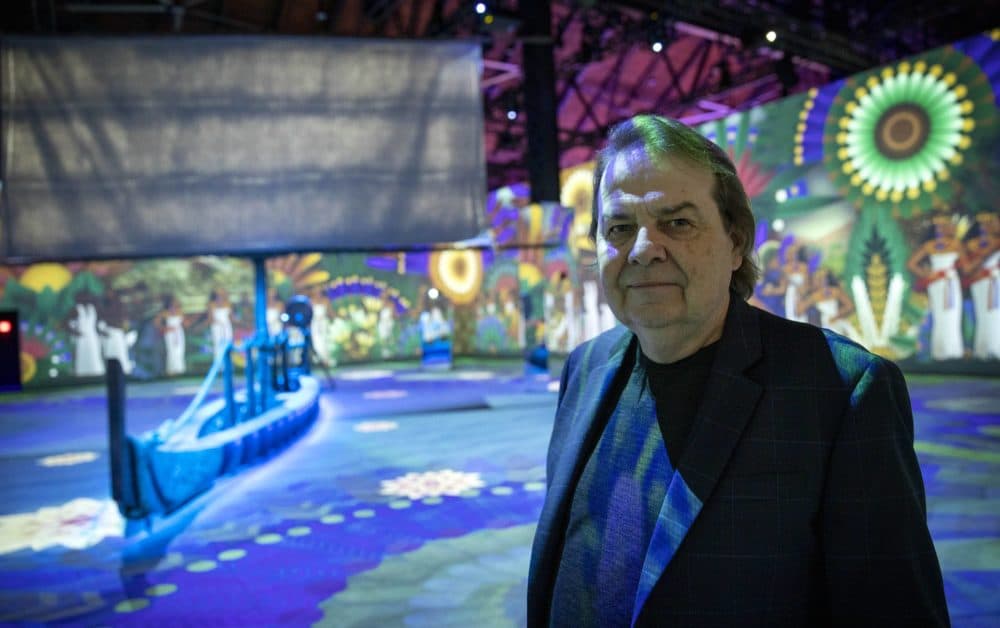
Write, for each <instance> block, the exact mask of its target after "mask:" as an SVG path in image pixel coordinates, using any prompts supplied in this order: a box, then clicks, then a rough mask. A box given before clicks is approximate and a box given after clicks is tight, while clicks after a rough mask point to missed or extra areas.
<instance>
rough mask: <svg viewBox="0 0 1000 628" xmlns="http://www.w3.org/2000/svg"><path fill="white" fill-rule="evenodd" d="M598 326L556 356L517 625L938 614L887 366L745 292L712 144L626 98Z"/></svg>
mask: <svg viewBox="0 0 1000 628" xmlns="http://www.w3.org/2000/svg"><path fill="white" fill-rule="evenodd" d="M594 190H595V195H594V206H593V210H592V218H593V223H592V226H591V237H592V238H594V239H595V241H596V245H597V253H598V267H599V269H600V275H601V280H602V283H603V286H604V292H605V295H606V297H607V300H608V304H609V305H610V307H611V309H612V311H613V312H614V313H615V315H616V316H617V318H618V320H619V321H621V322H622V323H623V324H624V327H620V326H619V327H617V328H615V329H613V330H611V331H608V332H606V333H604V334H602V335H600V336H598V337H597V338H595V339H594V340H592V341H590V342H587V343H585V344H583V345H581V346H580V347H578V348H577V349H576V350H575V351H574V352H573V353H572V354H571V355H570V357H569V359H568V361H567V363H566V366H565V368H564V370H563V374H562V385H561V387H560V396H559V404H558V409H557V412H556V419H555V425H554V430H553V434H552V441H551V443H550V446H549V453H548V462H547V466H548V469H547V471H548V494H547V496H546V502H545V506H544V508H543V510H542V515H541V519H540V521H539V525H538V531H537V533H536V536H535V543H534V548H533V551H532V558H531V572H530V574H529V583H528V623H529V625H531V626H543V625H556V626H601V627H605V626H628V625H642V626H660V625H662V626H689V625H697V626H701V625H713V626H748V625H753V626H810V627H811V626H824V625H847V626H863V625H893V626H899V625H921V626H923V625H947V624H948V615H947V609H946V606H945V600H944V593H943V586H942V580H941V572H940V567H939V565H938V561H937V557H936V555H935V552H934V547H933V545H932V543H931V539H930V534H929V533H928V530H927V525H926V511H925V505H924V490H923V483H922V480H921V476H920V468H919V467H918V465H917V460H916V456H915V455H914V451H913V419H912V415H911V411H910V403H909V397H908V394H907V391H906V386H905V383H904V381H903V378H902V375H901V374H900V372H899V370H898V369H897V368H896V366H895V365H894V364H892V363H891V362H888V361H886V360H883V359H881V358H879V357H877V356H875V355H872V354H871V353H868V352H867V351H866V350H865V349H863V348H862V347H860V346H859V345H857V344H854V343H852V342H851V341H849V340H847V339H845V338H843V337H842V336H839V335H837V334H834V333H832V332H829V331H826V330H820V329H819V328H816V327H812V326H809V325H806V324H801V323H794V322H790V321H786V320H784V319H781V318H778V317H776V316H773V315H771V314H768V313H766V312H764V311H762V310H759V309H756V308H753V307H750V306H749V305H747V304H746V303H745V300H746V299H747V298H748V297H749V296H750V293H751V291H752V289H753V285H754V283H755V280H756V277H757V272H758V271H757V268H756V266H755V265H754V262H753V260H752V258H751V254H752V251H753V234H754V221H753V215H752V214H751V212H750V206H749V201H748V199H747V196H746V193H745V192H744V190H743V187H742V185H741V184H740V182H739V180H738V178H737V177H736V173H735V169H734V167H733V165H732V163H731V161H730V160H729V159H728V157H726V155H725V154H724V153H723V152H722V151H721V150H719V149H718V147H716V146H715V145H714V144H712V143H711V142H710V141H708V140H707V139H705V138H703V137H702V136H701V135H699V134H698V133H696V132H695V131H693V130H692V129H690V128H688V127H686V126H684V125H683V124H680V123H678V122H675V121H673V120H668V119H664V118H659V117H654V116H638V117H636V118H633V119H632V120H629V121H627V122H626V123H624V124H622V125H621V126H619V127H618V128H616V129H614V130H613V131H612V133H611V136H610V138H609V143H608V147H607V148H606V149H605V150H604V151H603V152H602V153H601V154H600V156H599V158H598V162H597V167H596V169H595V173H594Z"/></svg>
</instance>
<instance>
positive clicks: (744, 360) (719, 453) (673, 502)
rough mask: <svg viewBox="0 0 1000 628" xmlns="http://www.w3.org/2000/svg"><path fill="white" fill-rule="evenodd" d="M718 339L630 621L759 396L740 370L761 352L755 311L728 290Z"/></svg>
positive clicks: (706, 494) (719, 472)
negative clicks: (726, 303)
mask: <svg viewBox="0 0 1000 628" xmlns="http://www.w3.org/2000/svg"><path fill="white" fill-rule="evenodd" d="M719 342H720V344H719V348H718V350H717V353H716V356H715V361H714V363H713V364H712V372H711V374H710V375H709V377H708V382H707V384H706V386H705V395H704V397H703V398H702V401H701V404H700V405H699V407H698V413H697V415H696V417H695V423H694V426H693V427H692V431H691V436H690V437H689V441H688V443H687V445H686V446H685V448H684V453H683V454H682V455H681V460H680V463H679V464H678V465H677V471H676V472H675V473H674V475H673V477H672V478H671V480H670V484H669V486H667V491H666V495H665V496H664V498H663V504H662V506H661V507H660V513H659V515H658V517H657V520H656V526H655V527H654V529H653V535H652V537H651V538H650V542H649V546H648V548H647V550H646V557H645V559H644V561H643V567H642V573H641V575H640V577H639V587H638V590H637V591H636V596H635V602H634V605H633V610H632V624H633V625H635V622H636V620H637V619H638V617H639V613H640V612H641V611H642V607H643V605H644V604H645V603H646V600H647V599H648V598H649V594H650V593H651V592H652V590H653V587H654V586H655V585H656V583H657V581H659V579H660V577H661V576H662V575H663V572H664V571H665V570H666V568H667V566H668V565H669V564H670V561H671V560H672V559H673V557H674V555H675V554H676V553H677V550H678V548H679V547H680V545H681V542H682V541H683V540H684V537H685V536H686V535H687V533H688V530H690V529H691V526H692V525H693V524H694V522H695V520H696V519H697V517H698V515H699V513H700V512H701V509H702V505H703V504H704V502H705V501H707V500H708V499H709V497H710V496H711V494H712V491H713V490H714V488H715V485H716V484H717V483H718V481H719V477H720V476H721V475H722V472H723V470H724V469H725V467H726V463H727V462H729V458H730V457H732V454H733V451H734V450H735V448H736V443H737V442H738V441H739V439H740V437H741V436H742V434H743V430H744V428H745V427H746V424H747V421H749V419H750V417H751V416H752V415H753V413H754V410H755V408H756V406H757V400H758V399H759V398H760V394H761V391H762V389H761V387H760V385H759V384H757V383H756V382H754V381H752V380H751V379H749V378H748V377H747V376H746V375H744V372H745V371H746V369H747V368H749V367H750V366H751V365H752V364H754V363H755V362H756V361H757V360H758V359H760V355H761V344H760V329H759V326H758V320H757V312H756V310H754V309H752V308H751V307H749V306H748V305H747V304H746V303H744V302H743V301H742V300H741V299H740V298H739V297H737V296H735V295H730V306H729V312H728V314H727V316H726V324H725V328H724V330H723V335H722V338H721V339H720V341H719Z"/></svg>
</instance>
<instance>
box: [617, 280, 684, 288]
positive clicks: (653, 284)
mask: <svg viewBox="0 0 1000 628" xmlns="http://www.w3.org/2000/svg"><path fill="white" fill-rule="evenodd" d="M676 285H678V284H676V283H674V282H672V281H631V282H629V283H627V284H626V287H627V288H663V287H666V286H676Z"/></svg>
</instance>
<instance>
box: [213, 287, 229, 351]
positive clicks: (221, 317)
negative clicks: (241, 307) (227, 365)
mask: <svg viewBox="0 0 1000 628" xmlns="http://www.w3.org/2000/svg"><path fill="white" fill-rule="evenodd" d="M208 316H209V321H210V324H209V333H210V334H211V337H212V355H213V356H215V355H218V354H219V351H221V350H222V348H223V347H225V346H226V345H227V344H229V343H230V342H232V340H233V322H232V305H231V304H230V302H229V296H228V295H227V294H226V291H225V290H223V289H222V288H216V289H215V290H212V292H211V294H209V296H208Z"/></svg>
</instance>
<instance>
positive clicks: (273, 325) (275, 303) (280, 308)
mask: <svg viewBox="0 0 1000 628" xmlns="http://www.w3.org/2000/svg"><path fill="white" fill-rule="evenodd" d="M284 311H285V304H284V303H282V302H281V299H279V298H278V291H277V290H275V289H274V288H270V289H268V291H267V305H266V306H265V310H264V319H265V321H266V324H267V334H268V335H269V336H277V335H278V334H280V333H281V330H282V329H284V327H285V325H284V323H282V322H281V314H282V313H283V312H284Z"/></svg>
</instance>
